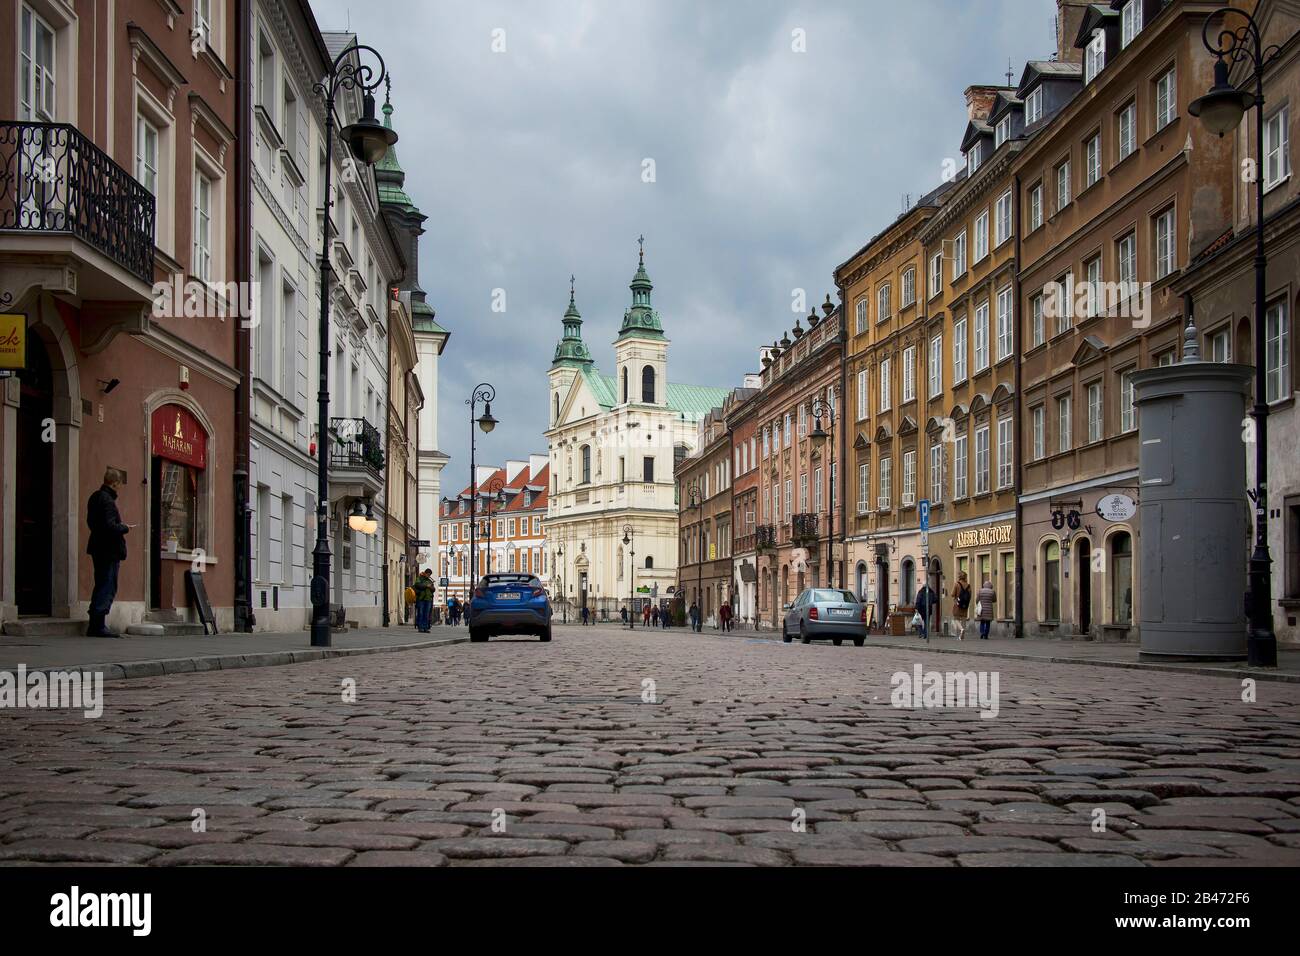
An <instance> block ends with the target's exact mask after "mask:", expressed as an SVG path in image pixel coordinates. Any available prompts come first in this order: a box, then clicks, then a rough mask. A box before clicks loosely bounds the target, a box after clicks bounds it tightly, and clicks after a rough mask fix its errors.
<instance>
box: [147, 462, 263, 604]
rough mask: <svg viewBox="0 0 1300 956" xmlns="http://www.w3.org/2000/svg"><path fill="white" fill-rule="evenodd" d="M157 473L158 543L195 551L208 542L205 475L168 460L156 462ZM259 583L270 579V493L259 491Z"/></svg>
mask: <svg viewBox="0 0 1300 956" xmlns="http://www.w3.org/2000/svg"><path fill="white" fill-rule="evenodd" d="M154 463H155V466H156V467H157V469H158V491H157V495H158V521H159V526H158V531H157V535H158V538H157V540H158V541H159V542H162V543H163V544H164V545H166V543H167V542H170V541H171V539H172V538H175V539H176V550H178V551H193V550H194V549H195V548H199V547H202V546H203V541H204V538H205V534H204V528H203V513H202V507H201V500H200V485H201V484H202V480H203V472H202V471H201V470H200V469H198V468H191V467H190V466H188V465H182V464H180V463H178V462H174V461H171V460H170V459H167V458H154ZM257 510H258V523H257V531H258V537H259V538H260V539H261V540H260V541H259V542H258V575H257V577H258V580H259V581H270V579H271V566H270V565H271V489H269V488H267V487H266V486H265V485H261V486H259V487H258V489H257Z"/></svg>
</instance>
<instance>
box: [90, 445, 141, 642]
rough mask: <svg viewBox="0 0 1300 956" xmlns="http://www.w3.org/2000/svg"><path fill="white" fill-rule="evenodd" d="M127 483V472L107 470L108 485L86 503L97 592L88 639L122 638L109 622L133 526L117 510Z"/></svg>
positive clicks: (91, 602) (95, 592)
mask: <svg viewBox="0 0 1300 956" xmlns="http://www.w3.org/2000/svg"><path fill="white" fill-rule="evenodd" d="M124 484H126V472H124V471H122V470H121V469H119V468H107V469H105V471H104V483H103V484H102V485H101V486H100V488H99V490H98V491H96V492H95V493H94V494H93V495H91V496H90V500H89V501H87V502H86V525H87V526H88V527H89V528H90V540H89V541H88V542H87V543H86V554H88V555H90V559H91V561H92V562H94V565H95V590H94V591H92V592H91V595H90V609H89V613H90V625H89V626H88V627H87V628H86V635H87V636H88V637H121V636H122V635H121V634H118V633H117V632H116V631H114V630H112V629H111V628H110V627H109V626H108V625H107V624H106V623H105V621H106V620H107V618H108V614H109V612H110V611H111V610H112V609H113V598H115V597H116V596H117V569H118V566H119V565H120V564H121V563H122V562H123V561H124V560H126V536H127V534H128V533H130V531H131V526H130V525H127V524H123V523H122V516H121V514H119V513H118V510H117V492H118V489H119V488H121V487H122V486H123V485H124Z"/></svg>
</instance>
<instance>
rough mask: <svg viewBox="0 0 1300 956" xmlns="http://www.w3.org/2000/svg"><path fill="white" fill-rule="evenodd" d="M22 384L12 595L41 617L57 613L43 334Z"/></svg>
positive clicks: (33, 339)
mask: <svg viewBox="0 0 1300 956" xmlns="http://www.w3.org/2000/svg"><path fill="white" fill-rule="evenodd" d="M18 380H19V389H20V393H21V398H20V399H19V404H18V434H17V449H16V451H17V455H16V457H17V460H18V461H19V462H21V463H22V464H21V466H20V467H19V468H17V475H16V482H15V486H16V487H15V517H16V519H17V535H16V540H15V542H14V544H15V561H14V591H15V599H16V602H17V605H18V613H19V614H20V615H37V616H42V617H43V616H48V615H49V614H50V613H51V611H52V610H53V592H52V588H53V579H54V542H53V539H52V534H53V528H54V523H53V520H52V519H53V516H54V447H55V441H54V438H55V435H54V373H53V369H52V368H51V367H50V358H49V355H48V354H47V353H46V351H45V344H44V343H43V342H42V341H41V339H40V337H39V336H36V335H30V336H29V337H28V348H27V367H26V368H25V369H23V370H22V371H21V372H19V373H18ZM59 437H62V436H59Z"/></svg>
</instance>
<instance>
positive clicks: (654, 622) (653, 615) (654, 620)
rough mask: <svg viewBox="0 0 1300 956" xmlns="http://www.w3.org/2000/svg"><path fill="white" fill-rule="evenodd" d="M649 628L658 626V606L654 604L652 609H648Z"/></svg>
mask: <svg viewBox="0 0 1300 956" xmlns="http://www.w3.org/2000/svg"><path fill="white" fill-rule="evenodd" d="M650 626H651V627H658V626H659V605H658V604H656V605H655V606H654V607H652V608H651V609H650Z"/></svg>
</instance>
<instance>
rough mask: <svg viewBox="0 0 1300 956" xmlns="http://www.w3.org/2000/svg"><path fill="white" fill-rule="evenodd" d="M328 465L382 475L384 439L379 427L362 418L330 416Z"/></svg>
mask: <svg viewBox="0 0 1300 956" xmlns="http://www.w3.org/2000/svg"><path fill="white" fill-rule="evenodd" d="M330 465H332V466H333V467H336V468H366V469H369V470H370V471H371V472H373V473H374V474H375V475H376V476H378V475H381V474H383V471H384V442H383V438H382V436H380V434H379V429H378V428H376V427H375V426H374V425H372V424H370V422H368V421H366V420H365V419H364V418H331V419H330Z"/></svg>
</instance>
